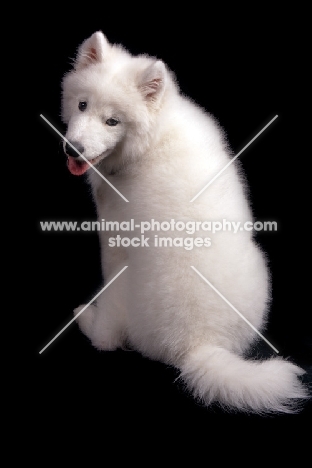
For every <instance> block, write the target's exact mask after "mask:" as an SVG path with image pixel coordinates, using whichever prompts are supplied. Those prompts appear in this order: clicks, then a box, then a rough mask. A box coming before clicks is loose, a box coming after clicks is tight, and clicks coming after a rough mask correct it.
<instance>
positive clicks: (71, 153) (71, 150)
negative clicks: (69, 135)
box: [64, 141, 84, 158]
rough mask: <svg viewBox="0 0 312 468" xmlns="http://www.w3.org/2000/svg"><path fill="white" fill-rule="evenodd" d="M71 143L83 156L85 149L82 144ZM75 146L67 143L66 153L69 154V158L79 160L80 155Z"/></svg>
mask: <svg viewBox="0 0 312 468" xmlns="http://www.w3.org/2000/svg"><path fill="white" fill-rule="evenodd" d="M70 143H71V144H72V145H73V146H74V147H75V148H76V150H77V151H79V153H81V154H82V153H83V152H84V147H83V146H82V145H81V144H80V143H78V141H71V142H70ZM73 146H71V145H69V144H68V143H67V142H66V144H65V148H64V151H65V153H66V154H67V156H72V157H73V158H78V157H79V154H78V153H77V151H76V150H75V149H74V148H73Z"/></svg>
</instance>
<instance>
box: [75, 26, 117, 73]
mask: <svg viewBox="0 0 312 468" xmlns="http://www.w3.org/2000/svg"><path fill="white" fill-rule="evenodd" d="M109 47H110V44H109V42H108V40H107V39H106V37H105V36H104V34H103V33H102V32H101V31H97V32H95V33H94V34H92V36H90V37H89V38H88V39H86V40H85V41H84V42H83V43H82V44H81V46H80V47H79V49H78V53H77V57H76V60H75V69H76V70H80V69H82V68H85V67H87V66H88V65H91V64H92V63H99V62H103V60H104V59H105V55H106V52H107V50H108V49H109Z"/></svg>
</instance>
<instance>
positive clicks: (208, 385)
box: [180, 345, 308, 414]
mask: <svg viewBox="0 0 312 468" xmlns="http://www.w3.org/2000/svg"><path fill="white" fill-rule="evenodd" d="M304 373H305V371H304V370H303V369H301V368H300V367H298V366H296V365H294V364H292V363H290V362H288V361H285V360H283V359H281V358H272V359H268V360H265V361H255V360H245V359H243V358H241V357H239V356H236V355H235V354H233V353H231V352H230V351H227V350H226V349H223V348H220V347H217V346H208V345H207V346H202V347H200V348H198V349H196V350H195V351H193V352H192V353H190V354H189V355H188V356H187V357H186V359H185V360H184V363H183V364H182V366H181V375H180V377H181V378H182V379H183V380H184V381H185V383H186V384H187V386H188V388H189V389H190V390H191V392H192V393H193V395H194V396H195V397H197V398H199V399H200V400H202V401H203V402H204V403H205V404H206V405H209V404H211V403H213V402H217V403H219V404H220V405H221V406H222V407H225V408H228V409H231V410H233V409H234V410H235V409H236V410H240V411H248V412H254V413H260V414H263V413H296V412H298V411H299V410H300V403H302V401H303V399H304V398H308V391H307V389H306V388H305V386H304V385H303V384H302V383H301V382H300V380H299V379H298V377H299V376H300V375H302V374H304Z"/></svg>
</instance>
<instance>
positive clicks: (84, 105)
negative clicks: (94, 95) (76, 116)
mask: <svg viewBox="0 0 312 468" xmlns="http://www.w3.org/2000/svg"><path fill="white" fill-rule="evenodd" d="M86 108H87V102H86V101H80V102H79V104H78V109H79V110H80V111H81V112H83V111H85V110H86Z"/></svg>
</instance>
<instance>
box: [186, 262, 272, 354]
mask: <svg viewBox="0 0 312 468" xmlns="http://www.w3.org/2000/svg"><path fill="white" fill-rule="evenodd" d="M191 268H192V269H193V270H194V271H195V272H196V273H197V274H198V276H200V277H201V278H202V279H203V280H204V281H205V282H206V283H207V284H209V286H210V287H211V288H212V289H213V290H214V291H215V292H216V293H217V294H218V295H219V296H220V297H221V299H223V300H224V301H225V302H226V303H227V304H228V305H229V306H230V307H231V308H232V309H233V310H234V311H235V312H236V313H237V314H238V315H239V316H240V317H241V318H242V319H243V320H244V321H245V322H246V323H247V324H248V325H249V326H250V327H251V328H252V329H253V330H254V331H255V332H256V333H258V335H259V336H260V337H261V338H262V339H263V340H264V341H265V342H266V343H267V344H268V345H269V346H271V348H272V349H273V350H274V351H275V352H276V353H279V351H278V350H277V349H276V348H275V347H274V346H273V345H272V344H271V343H270V342H269V341H268V340H267V339H266V338H265V337H264V336H263V335H262V334H261V333H260V332H259V331H258V330H257V329H256V328H255V327H254V326H253V325H252V324H251V323H250V322H249V320H247V319H246V317H244V316H243V314H241V313H240V312H239V311H238V310H237V309H236V308H235V307H234V306H233V305H232V304H231V303H230V302H229V301H228V300H227V299H226V298H225V297H224V296H223V294H221V293H220V291H218V290H217V289H216V288H215V287H214V286H213V285H212V284H211V283H210V281H208V280H207V278H205V277H204V276H203V275H202V274H201V273H200V272H199V271H198V270H197V269H196V268H195V267H194V266H191Z"/></svg>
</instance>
